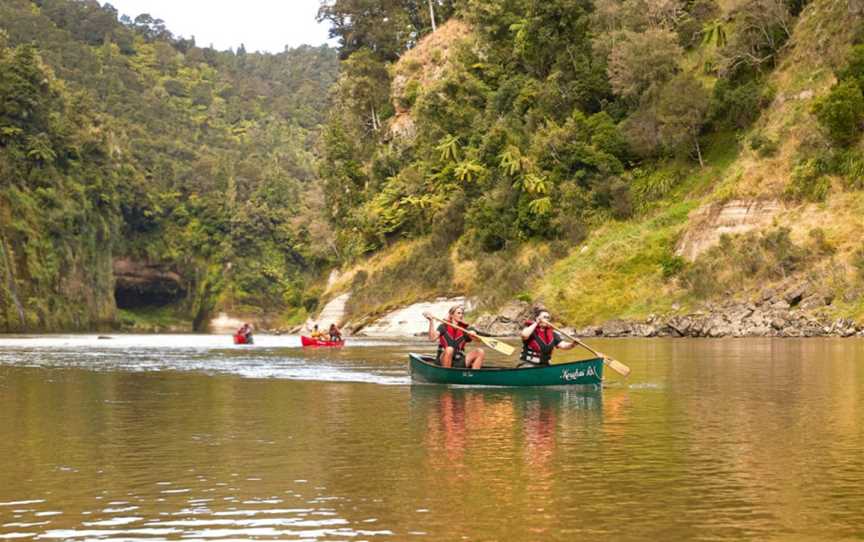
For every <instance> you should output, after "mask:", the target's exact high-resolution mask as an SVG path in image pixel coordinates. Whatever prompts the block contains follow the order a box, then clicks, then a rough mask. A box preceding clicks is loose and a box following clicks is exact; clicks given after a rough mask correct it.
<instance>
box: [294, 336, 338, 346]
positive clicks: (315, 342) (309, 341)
mask: <svg viewBox="0 0 864 542" xmlns="http://www.w3.org/2000/svg"><path fill="white" fill-rule="evenodd" d="M300 342H301V343H303V346H343V345H344V344H345V340H344V339H343V340H341V341H322V340H320V339H313V338H312V337H306V336H305V335H300Z"/></svg>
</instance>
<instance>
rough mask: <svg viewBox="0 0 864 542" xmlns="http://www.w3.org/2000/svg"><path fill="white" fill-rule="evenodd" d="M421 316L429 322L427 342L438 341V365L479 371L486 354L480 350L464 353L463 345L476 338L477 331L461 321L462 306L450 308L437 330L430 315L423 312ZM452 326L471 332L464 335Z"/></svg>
mask: <svg viewBox="0 0 864 542" xmlns="http://www.w3.org/2000/svg"><path fill="white" fill-rule="evenodd" d="M423 316H425V317H426V319H427V320H429V340H430V341H438V354H437V356H436V361H437V363H438V364H439V365H441V366H442V367H457V368H462V367H464V368H467V369H479V368H481V367H482V366H483V358H484V357H485V356H486V352H484V351H483V350H482V349H480V348H475V349H474V350H472V351H471V352H468V353H467V354H466V353H465V345H466V344H468V343H469V342H471V340H472V338H473V337H476V332H477V330H475V329H474V328H471V327H468V324H467V323H465V322H464V321H463V320H462V317H463V316H465V308H464V307H463V306H462V305H454V306H452V307H450V310H449V311H448V313H447V318H446V319H445V320H444V322H443V323H441V324H440V325H439V326H438V327H437V328H436V327H435V320H434V319H433V316H432V315H431V314H429V313H428V312H424V313H423ZM454 326H459V327H461V328H463V329H467V330H470V331H471V332H470V333H466V332H464V331H462V329H457V328H455V327H454Z"/></svg>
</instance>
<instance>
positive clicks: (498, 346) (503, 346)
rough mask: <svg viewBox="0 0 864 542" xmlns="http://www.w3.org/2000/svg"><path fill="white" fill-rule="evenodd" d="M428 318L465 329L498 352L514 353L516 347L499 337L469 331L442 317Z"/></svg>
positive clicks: (461, 329)
mask: <svg viewBox="0 0 864 542" xmlns="http://www.w3.org/2000/svg"><path fill="white" fill-rule="evenodd" d="M424 316H425V315H424ZM427 318H431V319H433V320H437V321H439V322H441V323H442V324H447V325H448V326H451V327H454V328H456V329H458V330H460V331H464V332H465V333H467V334H469V335H471V336H472V337H477V339H478V340H479V341H480V342H482V343H483V344H485V345H486V346H488V347H489V348H491V349H492V350H495V351H496V352H501V353H502V354H504V355H505V356H509V355H511V354H513V350H514V348H513V347H512V346H510V345H509V344H507V343H505V342H501V341H499V340H497V339H493V338H491V337H484V336H482V335H477V333H476V332H474V331H469V330H467V329H465V328H464V327H459V326H457V325H456V324H454V323H452V322H447V321H444V320H442V319H440V318H436V317H434V316H432V315H429V316H427Z"/></svg>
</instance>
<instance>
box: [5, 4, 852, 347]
mask: <svg viewBox="0 0 864 542" xmlns="http://www.w3.org/2000/svg"><path fill="white" fill-rule="evenodd" d="M319 19H320V20H321V21H322V22H326V23H329V24H330V25H331V34H332V37H333V38H335V39H336V40H338V47H337V48H330V47H326V46H323V47H300V48H297V49H286V50H285V51H284V52H282V53H279V54H258V53H248V52H246V51H245V49H244V48H243V46H242V45H241V44H238V47H237V49H236V50H231V51H215V50H213V49H212V48H209V47H201V46H200V45H198V44H196V43H195V42H194V40H193V39H187V38H183V37H178V36H174V35H173V34H172V33H171V31H170V30H169V28H168V25H169V24H170V22H169V23H166V22H165V21H161V20H158V19H155V20H154V19H153V18H152V17H151V16H150V15H147V14H141V15H138V16H136V17H135V18H134V19H131V18H129V17H124V16H120V15H119V14H118V13H117V12H116V10H114V8H112V7H111V6H110V5H109V4H104V5H100V4H99V3H98V2H96V1H95V0H5V1H4V2H2V3H0V64H2V66H0V328H2V329H5V330H9V331H12V330H57V329H91V328H94V327H96V326H101V325H105V326H120V327H125V328H127V329H139V330H146V329H172V328H173V329H197V330H203V329H206V328H207V325H208V322H209V321H210V320H211V319H212V318H213V317H214V315H216V314H217V313H221V312H224V313H227V314H230V315H236V316H241V317H244V318H250V319H253V320H254V321H256V322H257V323H259V324H262V325H265V326H268V327H272V328H280V329H285V328H290V327H291V326H295V325H297V324H300V323H302V322H303V321H304V320H306V319H307V318H308V317H313V318H314V317H316V316H317V315H318V314H320V312H321V311H322V309H323V308H324V307H325V306H326V305H327V304H328V303H329V302H331V301H334V300H338V305H339V307H340V311H339V312H340V318H339V319H340V321H341V322H342V323H348V324H349V328H350V329H353V330H359V329H361V328H362V327H363V326H365V325H367V324H368V323H370V322H372V321H374V320H375V319H376V318H377V317H379V316H380V315H382V314H384V313H387V312H389V311H391V310H393V309H395V308H398V307H403V306H406V305H409V304H412V303H415V302H421V301H428V300H430V299H434V298H438V297H457V296H464V297H467V298H469V299H471V300H472V301H473V303H472V307H475V309H474V313H475V314H474V315H472V316H473V317H477V316H480V315H481V314H486V315H487V316H486V318H487V321H488V319H489V318H492V319H494V318H495V315H496V314H500V313H501V311H502V309H503V308H505V307H507V306H512V305H513V304H514V303H520V304H522V306H523V307H524V306H528V305H531V304H537V303H542V304H544V305H546V306H547V307H549V308H550V309H551V310H552V311H553V312H554V313H555V315H556V317H558V318H559V319H560V320H561V321H562V322H564V323H566V324H569V325H572V326H582V327H584V326H600V325H606V324H608V322H610V321H612V322H620V321H628V322H636V323H638V324H639V325H649V324H653V323H656V322H657V321H659V320H658V319H660V320H662V321H663V325H662V326H661V327H662V328H663V329H666V330H667V331H668V330H669V329H673V330H678V332H679V333H680V334H687V333H685V332H682V331H681V330H680V328H682V327H683V328H688V327H690V326H691V324H693V321H692V318H691V317H692V316H693V315H704V314H708V315H709V316H710V318H713V317H714V316H711V315H715V314H719V313H723V315H721V316H717V318H719V319H718V320H716V321H713V323H712V322H708V323H704V322H703V323H700V324H699V326H697V327H698V329H699V331H698V332H696V331H694V332H692V333H690V334H703V335H704V334H707V335H723V334H771V333H782V330H783V329H785V328H784V326H785V325H786V324H785V323H784V322H785V321H786V320H788V319H789V318H790V316H789V314H787V313H789V311H790V310H792V311H799V312H800V314H799V313H796V314H798V316H795V318H798V319H799V320H800V321H801V322H805V323H807V324H808V325H810V324H812V325H811V327H812V328H813V329H816V328H819V329H823V327H824V326H823V323H824V322H830V321H834V322H839V323H836V325H834V324H832V326H833V327H831V329H832V330H834V331H837V330H840V331H837V332H838V333H840V334H846V332H847V331H849V330H852V331H853V332H854V331H856V330H857V328H856V327H855V326H854V325H853V323H852V319H857V320H858V321H861V320H862V318H864V241H862V235H861V233H862V231H864V154H862V141H861V132H862V125H864V93H862V89H864V2H862V1H861V0H547V1H544V2H536V1H534V0H502V1H494V2H493V1H488V0H461V1H457V0H431V1H430V0H325V1H323V2H322V4H321V9H320V12H319ZM744 312H746V315H745V316H741V314H743V313H744ZM328 314H330V313H328ZM730 314H731V316H730ZM754 314H757V315H758V318H757V317H756V316H754ZM682 319H683V320H682ZM743 319H749V320H748V321H751V323H752V325H750V327H748V328H747V329H743V328H740V326H739V327H734V326H737V325H738V323H737V322H738V321H741V320H743ZM673 320H674V322H673ZM669 322H673V323H672V324H669ZM682 322H683V323H682ZM703 324H704V325H703ZM721 324H722V325H721ZM727 324H728V325H727ZM729 326H733V327H729ZM838 326H839V327H838ZM596 329H597V330H599V331H597V332H603V333H604V334H611V331H610V330H611V329H612V328H606V329H605V331H603V329H604V328H596ZM639 329H643V330H644V329H648V330H649V331H645V332H644V334H652V333H653V332H652V331H650V330H651V329H654V330H655V331H656V330H657V329H658V328H657V327H649V328H645V327H643V328H639ZM693 329H696V328H693ZM825 329H827V328H825ZM712 330H713V331H712ZM772 330H773V331H772ZM795 333H797V331H796V332H795ZM808 333H809V332H808Z"/></svg>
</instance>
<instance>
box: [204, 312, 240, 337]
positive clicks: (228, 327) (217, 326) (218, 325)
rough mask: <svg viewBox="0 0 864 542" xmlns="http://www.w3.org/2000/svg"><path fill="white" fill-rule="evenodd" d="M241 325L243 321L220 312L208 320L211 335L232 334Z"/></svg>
mask: <svg viewBox="0 0 864 542" xmlns="http://www.w3.org/2000/svg"><path fill="white" fill-rule="evenodd" d="M242 325H243V320H240V319H239V318H235V317H233V316H229V315H228V314H227V313H224V312H220V313H219V314H218V315H217V316H216V318H213V319H212V320H210V332H211V333H234V332H235V331H237V329H238V328H239V327H240V326H242Z"/></svg>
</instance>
